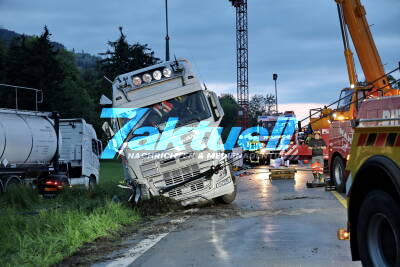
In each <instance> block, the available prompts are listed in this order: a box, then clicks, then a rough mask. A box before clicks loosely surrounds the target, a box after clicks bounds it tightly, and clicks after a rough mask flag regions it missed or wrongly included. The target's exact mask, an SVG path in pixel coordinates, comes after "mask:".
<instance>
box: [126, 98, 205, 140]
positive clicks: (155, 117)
mask: <svg viewBox="0 0 400 267" xmlns="http://www.w3.org/2000/svg"><path fill="white" fill-rule="evenodd" d="M146 108H148V109H149V110H148V111H147V112H146V114H145V115H144V116H143V118H142V120H141V121H139V123H138V124H137V125H136V126H135V128H134V129H133V130H135V129H138V128H140V127H149V126H150V127H156V128H158V130H159V131H160V132H161V131H163V130H164V128H165V125H166V123H167V121H168V119H169V118H172V117H175V118H178V123H177V125H176V127H182V126H184V125H187V124H190V123H194V122H200V121H202V120H205V119H208V118H209V117H211V113H210V110H209V108H208V105H207V102H206V99H205V97H204V94H203V93H202V92H201V91H198V92H195V93H191V94H187V95H183V96H178V97H175V98H172V99H168V100H165V101H162V102H159V103H156V104H153V105H150V106H147V107H146ZM119 122H120V125H119V126H120V127H122V126H123V125H124V124H125V123H126V122H127V120H126V119H125V120H120V121H119Z"/></svg>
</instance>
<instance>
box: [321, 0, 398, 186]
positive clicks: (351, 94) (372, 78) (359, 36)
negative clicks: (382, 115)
mask: <svg viewBox="0 0 400 267" xmlns="http://www.w3.org/2000/svg"><path fill="white" fill-rule="evenodd" d="M335 1H336V4H337V10H338V15H339V22H340V28H341V33H342V39H343V45H344V55H345V60H346V65H347V72H348V76H349V82H350V87H349V88H344V89H343V90H342V91H341V95H340V99H339V101H338V108H337V109H336V110H335V112H334V113H333V114H332V115H333V116H332V117H331V118H329V119H330V120H331V121H332V123H331V124H330V127H329V132H330V137H329V147H330V148H329V156H328V161H329V166H330V169H331V177H332V180H333V182H334V183H335V185H336V187H337V189H338V191H344V189H345V181H346V175H345V171H344V170H345V166H346V163H347V161H348V159H349V153H350V147H351V141H352V137H353V133H354V127H353V126H354V123H352V122H354V121H355V120H356V119H358V118H359V114H358V113H359V108H360V104H361V100H363V99H364V98H365V97H367V98H378V97H381V96H384V97H389V96H396V95H399V94H400V91H399V90H397V89H393V88H392V87H391V85H390V83H389V79H388V77H387V75H386V73H385V69H384V67H383V64H382V60H381V57H380V55H379V52H378V49H377V47H376V44H375V41H374V39H373V37H372V33H371V31H370V27H369V24H368V21H367V18H366V11H365V8H364V6H363V5H362V4H361V1H360V0H335ZM350 39H351V41H352V43H353V45H354V48H355V50H356V53H357V57H358V61H359V63H360V65H361V68H362V71H363V73H364V76H365V83H360V82H359V81H358V77H357V73H356V68H355V63H354V58H353V53H352V51H351V48H350ZM326 119H328V118H325V120H326ZM313 128H314V127H313Z"/></svg>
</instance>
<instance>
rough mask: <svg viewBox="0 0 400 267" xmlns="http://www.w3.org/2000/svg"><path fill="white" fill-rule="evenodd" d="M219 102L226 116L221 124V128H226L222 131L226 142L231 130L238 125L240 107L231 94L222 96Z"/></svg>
mask: <svg viewBox="0 0 400 267" xmlns="http://www.w3.org/2000/svg"><path fill="white" fill-rule="evenodd" d="M219 101H220V103H221V107H222V109H223V110H224V114H225V115H224V117H223V118H222V121H221V124H220V126H221V127H224V130H223V131H222V140H224V141H225V140H226V138H227V137H228V134H229V132H230V129H231V128H232V127H234V126H235V125H236V121H237V117H238V112H239V105H238V103H237V102H236V99H235V98H234V97H233V95H231V94H225V95H222V96H221V97H220V98H219Z"/></svg>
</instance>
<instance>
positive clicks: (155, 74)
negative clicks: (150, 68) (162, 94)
mask: <svg viewBox="0 0 400 267" xmlns="http://www.w3.org/2000/svg"><path fill="white" fill-rule="evenodd" d="M161 78H162V74H161V71H159V70H156V71H155V72H153V79H154V80H156V81H159V80H161Z"/></svg>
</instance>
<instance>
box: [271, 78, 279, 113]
mask: <svg viewBox="0 0 400 267" xmlns="http://www.w3.org/2000/svg"><path fill="white" fill-rule="evenodd" d="M272 79H273V80H274V82H275V107H276V113H278V88H277V86H276V82H277V80H278V74H276V73H274V74H272Z"/></svg>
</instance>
